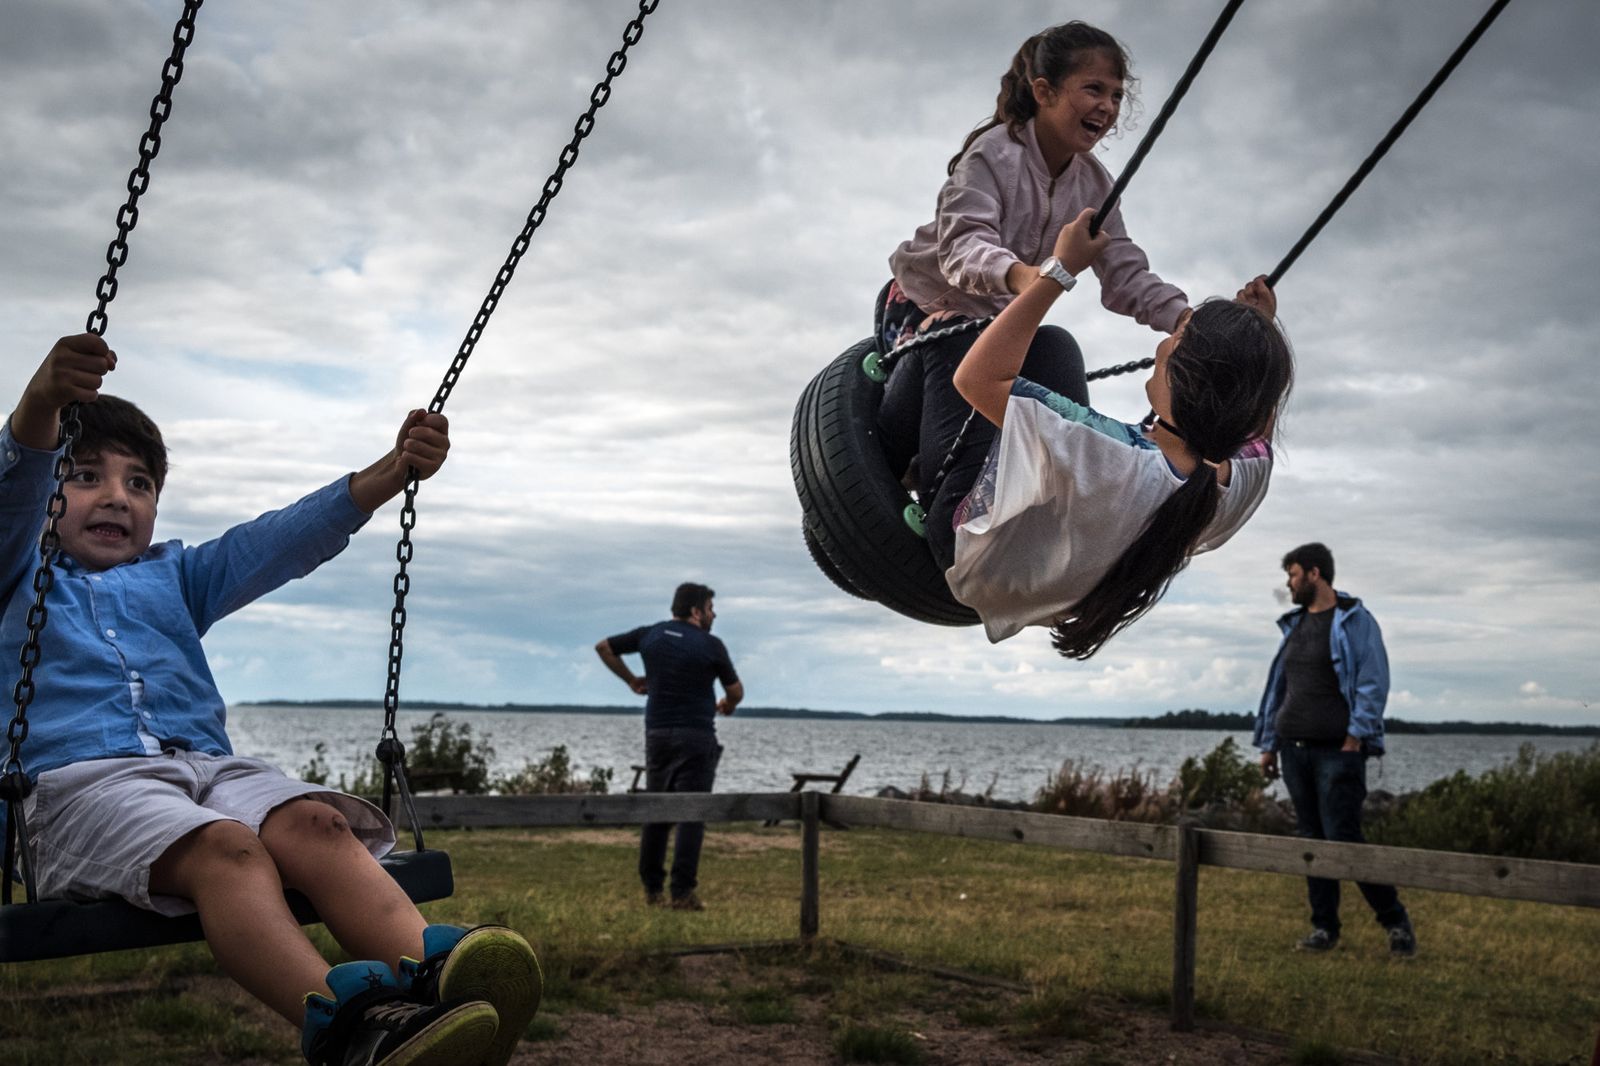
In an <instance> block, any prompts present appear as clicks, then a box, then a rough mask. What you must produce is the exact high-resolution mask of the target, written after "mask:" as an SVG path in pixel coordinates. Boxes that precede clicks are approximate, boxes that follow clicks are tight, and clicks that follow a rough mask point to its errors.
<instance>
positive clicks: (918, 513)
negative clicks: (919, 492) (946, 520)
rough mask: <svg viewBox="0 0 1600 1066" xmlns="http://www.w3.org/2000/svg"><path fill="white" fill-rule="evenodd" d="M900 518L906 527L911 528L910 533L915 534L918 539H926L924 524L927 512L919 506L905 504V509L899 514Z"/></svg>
mask: <svg viewBox="0 0 1600 1066" xmlns="http://www.w3.org/2000/svg"><path fill="white" fill-rule="evenodd" d="M900 516H901V517H902V518H904V519H905V522H906V525H908V526H910V527H911V532H913V533H915V534H916V535H917V536H919V537H922V538H923V539H924V540H926V539H927V536H928V523H927V522H926V519H927V517H928V512H926V511H924V510H923V509H922V505H921V504H916V503H908V504H906V509H905V510H904V511H902V512H900Z"/></svg>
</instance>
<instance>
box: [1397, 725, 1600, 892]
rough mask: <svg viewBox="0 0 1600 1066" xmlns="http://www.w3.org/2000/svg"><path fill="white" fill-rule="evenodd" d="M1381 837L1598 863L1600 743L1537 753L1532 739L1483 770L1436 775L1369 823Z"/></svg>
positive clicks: (1490, 852) (1422, 845)
mask: <svg viewBox="0 0 1600 1066" xmlns="http://www.w3.org/2000/svg"><path fill="white" fill-rule="evenodd" d="M1367 837H1368V839H1370V840H1372V841H1373V842H1374V843H1378V844H1393V845H1396V846H1399V847H1408V848H1432V849H1436V850H1439V851H1470V852H1477V853H1479V854H1484V855H1508V856H1514V857H1517V858H1524V859H1553V860H1556V861H1560V862H1582V863H1600V742H1596V743H1595V744H1592V745H1590V746H1589V747H1588V748H1587V749H1585V750H1583V751H1577V752H1555V753H1550V754H1543V755H1541V754H1539V753H1538V752H1536V751H1535V750H1534V747H1533V745H1532V744H1524V745H1522V746H1521V747H1520V748H1519V749H1517V756H1516V758H1515V759H1512V760H1510V761H1508V762H1507V763H1506V764H1505V765H1503V766H1500V767H1498V768H1497V769H1494V770H1489V771H1487V772H1485V773H1483V774H1480V775H1479V776H1477V777H1470V776H1468V775H1467V773H1466V771H1464V770H1463V771H1457V772H1456V773H1455V774H1454V775H1453V776H1451V777H1447V778H1444V779H1443V780H1441V781H1435V782H1434V783H1433V784H1431V785H1429V786H1428V787H1427V788H1425V789H1423V790H1422V791H1421V792H1419V793H1417V794H1416V795H1414V796H1412V797H1410V798H1409V799H1408V800H1407V801H1406V802H1405V803H1404V804H1403V805H1401V806H1400V807H1398V808H1397V809H1396V810H1395V811H1394V812H1392V813H1391V814H1389V815H1388V816H1387V817H1385V818H1382V819H1380V820H1378V821H1376V822H1374V823H1373V824H1372V825H1371V826H1369V827H1368V831H1367Z"/></svg>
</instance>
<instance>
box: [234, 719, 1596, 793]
mask: <svg viewBox="0 0 1600 1066" xmlns="http://www.w3.org/2000/svg"><path fill="white" fill-rule="evenodd" d="M446 714H447V717H448V718H449V719H450V720H451V721H452V722H454V723H457V724H458V725H470V726H471V727H472V734H473V736H474V738H476V739H484V740H487V741H488V743H489V744H490V745H492V746H493V748H494V758H493V759H492V760H491V763H490V767H491V772H492V773H494V774H496V775H499V774H506V773H511V772H514V771H516V770H519V769H521V768H522V767H523V765H524V764H525V763H526V762H527V761H529V760H533V761H537V760H539V759H542V758H544V757H545V756H547V755H548V754H549V753H550V751H551V749H553V748H555V747H556V746H558V745H560V746H564V747H565V748H566V749H567V753H568V755H569V756H570V758H571V760H572V764H573V767H574V769H575V770H576V771H577V773H578V774H579V776H581V777H585V778H586V777H587V776H588V773H589V770H590V768H591V767H596V766H598V767H604V768H607V769H610V770H611V771H612V773H613V778H612V785H611V791H613V792H621V791H624V790H625V789H626V788H627V787H628V784H629V783H630V782H631V781H632V780H633V771H632V770H631V769H630V767H632V766H633V765H635V764H637V763H642V762H643V761H644V721H643V718H642V716H636V715H623V714H545V713H527V712H516V711H489V710H469V711H449V712H446ZM428 718H429V712H427V711H402V712H400V716H399V719H398V727H399V733H400V739H401V740H402V741H403V742H405V743H407V744H409V743H410V740H411V731H412V728H413V727H415V726H417V725H420V724H422V723H424V722H426V721H427V720H428ZM382 724H383V712H382V711H381V710H380V709H377V708H371V709H365V710H352V709H345V708H323V707H309V706H295V707H279V706H265V705H260V706H258V705H251V706H240V707H234V708H232V709H230V710H229V712H228V732H229V735H230V736H231V737H232V738H233V743H234V748H235V750H236V751H238V752H239V753H240V754H242V755H253V756H255V757H257V758H262V759H266V760H268V761H269V762H272V763H274V764H275V765H277V766H280V767H282V768H283V769H284V770H285V771H286V772H288V773H290V774H299V773H300V772H301V770H302V768H303V767H305V766H306V765H307V764H308V763H309V762H310V761H311V759H312V757H313V756H314V755H315V753H316V745H317V743H318V742H319V741H320V742H322V743H323V744H324V745H325V746H326V755H325V757H324V758H325V761H326V763H327V765H328V767H329V770H330V771H331V774H332V777H331V778H330V780H331V781H333V782H337V780H338V775H339V774H341V773H343V774H347V775H353V773H354V772H355V770H356V768H357V767H358V765H360V763H361V761H362V760H368V759H370V757H371V753H372V749H373V747H374V746H375V745H376V744H377V740H378V734H379V730H380V729H381V727H382ZM717 735H718V737H719V738H720V740H721V742H722V745H723V748H724V750H723V755H722V763H721V766H720V767H719V768H718V770H717V786H716V787H717V791H719V792H781V791H785V790H787V789H788V788H789V786H790V784H791V783H792V779H791V777H790V775H791V774H794V773H799V772H810V773H828V774H831V773H838V772H839V771H840V770H841V769H842V768H843V767H844V764H845V763H846V762H848V761H849V760H850V758H851V757H852V756H854V755H857V754H859V755H860V756H861V762H860V763H859V764H857V766H856V769H855V772H854V773H853V774H852V775H851V778H850V781H849V783H848V784H847V785H846V786H845V789H844V791H845V792H846V793H849V794H852V795H873V794H875V793H876V792H877V791H878V790H879V789H881V788H883V787H885V786H890V785H892V786H894V787H896V788H899V789H903V790H906V791H910V790H912V789H915V788H916V787H917V786H918V785H919V784H920V783H921V782H922V780H923V778H924V777H926V778H927V779H928V781H929V783H930V784H931V785H932V786H933V787H935V788H939V787H940V786H941V785H942V784H947V785H948V787H949V788H952V789H953V788H957V787H959V788H962V789H964V790H965V791H967V792H989V793H990V794H991V795H993V796H994V797H995V798H996V799H1007V800H1028V799H1032V798H1033V796H1034V794H1035V793H1036V792H1037V791H1038V790H1039V788H1040V787H1041V786H1042V785H1043V784H1044V783H1045V781H1046V780H1047V779H1048V778H1049V776H1050V775H1051V774H1052V773H1054V772H1056V771H1057V770H1059V769H1060V768H1061V766H1062V764H1063V763H1065V762H1067V761H1069V760H1070V761H1072V762H1073V763H1075V764H1077V765H1078V766H1079V767H1081V768H1089V767H1099V768H1100V769H1102V770H1103V771H1105V772H1106V773H1107V774H1108V775H1109V774H1114V773H1117V772H1120V771H1129V770H1132V771H1137V772H1139V773H1141V774H1150V775H1152V776H1153V778H1154V780H1155V782H1156V784H1157V785H1165V784H1166V783H1167V782H1169V781H1170V780H1171V779H1172V778H1173V777H1174V776H1175V775H1176V774H1177V772H1178V767H1179V766H1180V765H1181V764H1182V762H1183V760H1184V759H1186V758H1189V757H1191V756H1192V757H1200V756H1203V755H1205V754H1206V753H1207V752H1209V751H1211V750H1212V749H1213V748H1215V747H1216V746H1217V745H1218V744H1219V743H1221V742H1222V740H1223V739H1224V738H1226V737H1229V736H1231V737H1233V738H1234V739H1235V741H1236V742H1237V743H1238V744H1239V746H1240V748H1241V749H1242V750H1243V751H1244V753H1245V754H1246V755H1247V756H1250V757H1252V758H1253V757H1254V754H1255V751H1254V749H1253V748H1252V747H1251V746H1250V736H1249V734H1248V733H1232V732H1228V731H1226V730H1199V729H1120V728H1113V727H1104V726H1084V725H1061V724H1055V723H1037V724H1035V723H1025V724H1018V723H1004V724H991V723H979V722H901V721H877V720H872V719H814V718H806V719H799V718H741V717H739V716H738V715H734V716H733V717H731V718H719V719H718V720H717ZM1524 743H1527V744H1532V745H1533V746H1534V747H1535V749H1537V750H1538V751H1540V752H1544V753H1552V752H1559V751H1580V750H1583V749H1585V748H1587V747H1589V746H1590V745H1592V744H1594V743H1595V740H1594V738H1590V737H1564V736H1480V735H1464V734H1439V735H1433V734H1428V735H1415V734H1402V735H1398V736H1391V737H1389V738H1388V754H1387V756H1386V757H1385V758H1383V759H1381V760H1373V761H1372V762H1371V763H1369V765H1368V772H1367V781H1368V787H1370V788H1374V789H1378V788H1382V789H1387V790H1389V791H1391V792H1407V791H1412V790H1415V789H1420V788H1423V787H1424V786H1426V785H1428V784H1429V783H1431V782H1433V781H1437V780H1438V779H1440V778H1442V777H1448V776H1450V775H1451V774H1453V773H1455V772H1456V771H1458V770H1465V771H1466V772H1467V773H1469V774H1479V773H1482V772H1483V771H1485V770H1489V769H1493V768H1494V767H1496V766H1499V765H1501V764H1503V763H1505V762H1506V761H1508V760H1509V759H1511V758H1514V757H1515V755H1516V753H1517V748H1518V746H1519V745H1521V744H1524ZM1275 788H1277V789H1278V790H1279V793H1280V794H1281V789H1282V786H1281V785H1277V786H1275Z"/></svg>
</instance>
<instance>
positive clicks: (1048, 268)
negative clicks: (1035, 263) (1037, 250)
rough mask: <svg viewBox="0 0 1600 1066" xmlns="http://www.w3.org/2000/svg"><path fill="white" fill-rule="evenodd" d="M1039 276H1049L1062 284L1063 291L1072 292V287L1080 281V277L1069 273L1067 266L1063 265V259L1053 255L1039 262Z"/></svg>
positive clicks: (1058, 283)
mask: <svg viewBox="0 0 1600 1066" xmlns="http://www.w3.org/2000/svg"><path fill="white" fill-rule="evenodd" d="M1039 276H1040V277H1041V278H1049V279H1050V280H1051V281H1053V282H1055V283H1056V284H1057V285H1060V286H1061V291H1063V292H1071V291H1072V287H1073V286H1074V285H1076V284H1077V283H1078V279H1077V278H1076V277H1074V276H1073V275H1072V274H1069V273H1068V272H1067V268H1066V267H1064V266H1062V265H1061V260H1059V259H1057V258H1056V257H1055V256H1053V255H1052V256H1051V257H1050V258H1049V259H1046V260H1045V261H1044V262H1042V263H1040V264H1039Z"/></svg>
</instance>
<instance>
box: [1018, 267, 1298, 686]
mask: <svg viewBox="0 0 1600 1066" xmlns="http://www.w3.org/2000/svg"><path fill="white" fill-rule="evenodd" d="M1167 382H1168V384H1169V385H1170V386H1171V394H1172V419H1173V422H1174V423H1176V432H1177V433H1178V434H1179V435H1180V436H1181V437H1182V439H1183V440H1184V441H1185V442H1186V443H1187V444H1188V445H1189V447H1190V448H1191V449H1193V450H1194V451H1195V452H1196V453H1198V454H1199V456H1200V458H1201V459H1202V460H1203V462H1201V463H1200V464H1198V465H1197V466H1196V467H1195V469H1194V472H1193V473H1192V474H1190V475H1189V478H1188V480H1187V481H1185V482H1184V483H1183V485H1182V487H1180V488H1179V489H1178V490H1177V491H1176V492H1174V493H1173V494H1172V495H1171V496H1169V497H1167V499H1166V502H1165V503H1163V504H1162V505H1161V506H1160V508H1158V509H1157V510H1156V513H1155V516H1154V517H1153V518H1151V519H1150V524H1149V525H1148V526H1146V527H1145V529H1144V532H1143V533H1141V534H1139V538H1138V539H1137V540H1135V541H1134V542H1133V543H1132V544H1130V545H1129V546H1128V548H1127V550H1126V551H1124V552H1123V553H1122V556H1121V557H1120V558H1119V559H1117V561H1116V562H1115V563H1114V564H1113V565H1112V567H1111V569H1110V570H1109V571H1107V572H1106V575H1105V576H1104V577H1102V578H1101V579H1100V581H1099V583H1098V584H1096V585H1095V587H1094V588H1093V589H1091V590H1089V593H1088V594H1087V595H1085V596H1084V597H1083V599H1081V600H1079V601H1078V603H1076V604H1075V605H1073V607H1072V609H1071V610H1070V611H1069V612H1068V613H1067V614H1066V615H1065V616H1064V617H1062V618H1061V619H1059V620H1058V621H1057V622H1056V624H1055V625H1054V626H1053V627H1052V628H1051V630H1050V636H1051V638H1052V639H1051V643H1052V644H1053V645H1054V646H1055V649H1056V650H1057V651H1058V652H1060V653H1061V654H1062V655H1065V656H1067V657H1068V658H1072V659H1087V658H1089V657H1090V656H1091V655H1093V654H1094V653H1095V652H1097V651H1099V650H1100V648H1101V647H1102V646H1103V645H1104V644H1105V642H1106V641H1108V640H1110V639H1111V638H1112V637H1113V636H1115V635H1116V634H1117V633H1118V632H1120V631H1121V630H1122V629H1123V627H1125V626H1127V625H1129V624H1130V623H1132V622H1133V621H1134V620H1135V619H1137V618H1138V617H1139V616H1140V615H1142V614H1144V613H1145V612H1146V611H1148V610H1149V609H1150V608H1152V607H1154V606H1155V605H1156V601H1158V600H1160V599H1161V597H1162V596H1163V595H1164V594H1165V593H1166V591H1167V586H1168V585H1170V584H1171V583H1172V579H1173V578H1174V577H1176V576H1177V575H1178V571H1180V570H1182V569H1183V568H1184V567H1185V566H1187V565H1188V563H1189V556H1190V554H1191V553H1192V552H1193V551H1194V549H1195V545H1196V544H1197V543H1198V542H1199V540H1200V537H1201V535H1202V534H1203V533H1204V532H1205V530H1206V527H1207V526H1209V525H1210V524H1211V520H1212V519H1213V518H1214V517H1216V513H1217V502H1218V499H1219V497H1220V494H1221V489H1220V487H1219V486H1218V485H1217V470H1216V468H1215V467H1213V466H1211V465H1210V464H1211V463H1221V462H1223V461H1224V460H1226V459H1228V458H1230V457H1231V456H1233V454H1234V453H1235V452H1237V451H1238V450H1239V449H1240V448H1241V447H1243V446H1244V445H1245V444H1247V443H1249V442H1250V441H1251V440H1253V439H1255V438H1257V437H1262V436H1265V435H1267V434H1269V433H1270V432H1271V431H1272V429H1273V426H1274V416H1275V414H1276V412H1277V410H1278V408H1279V406H1280V405H1281V404H1282V403H1283V401H1284V399H1285V397H1287V396H1288V395H1289V389H1290V387H1291V386H1292V385H1293V383H1294V356H1293V354H1292V353H1291V352H1290V350H1289V342H1288V341H1287V340H1285V339H1284V336H1283V334H1282V333H1281V332H1280V331H1279V330H1278V327H1277V325H1276V324H1274V323H1273V321H1272V320H1271V319H1270V318H1268V317H1267V316H1266V315H1264V314H1262V313H1261V312H1260V311H1258V310H1256V309H1255V308H1253V307H1251V306H1250V305H1248V304H1244V303H1240V302H1238V301H1236V300H1221V299H1214V300H1207V301H1206V302H1205V303H1203V304H1201V305H1200V306H1199V307H1197V308H1195V310H1194V314H1193V315H1191V316H1190V318H1189V324H1188V325H1187V326H1185V327H1184V330H1183V336H1182V338H1180V339H1179V341H1178V346H1177V348H1175V349H1174V350H1173V352H1172V354H1171V355H1170V356H1169V357H1168V359H1167Z"/></svg>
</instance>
